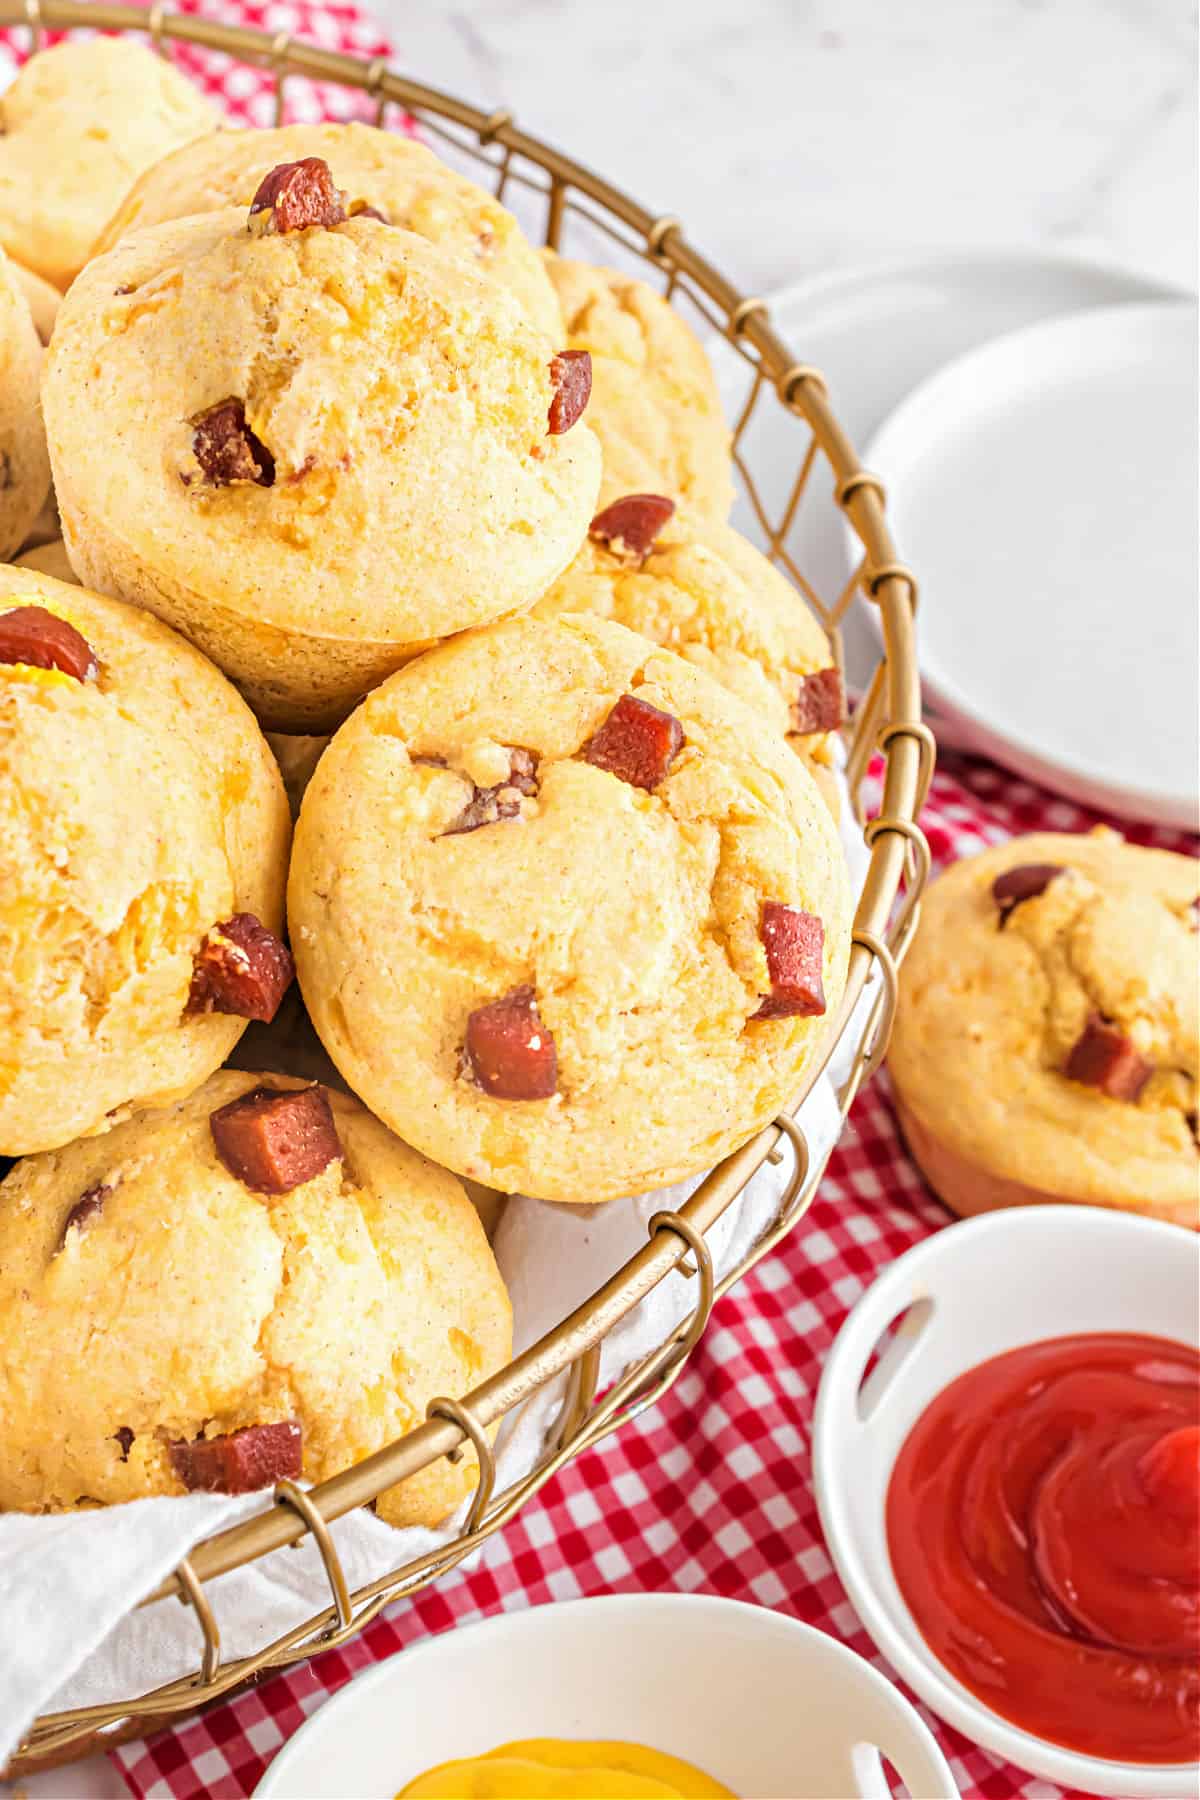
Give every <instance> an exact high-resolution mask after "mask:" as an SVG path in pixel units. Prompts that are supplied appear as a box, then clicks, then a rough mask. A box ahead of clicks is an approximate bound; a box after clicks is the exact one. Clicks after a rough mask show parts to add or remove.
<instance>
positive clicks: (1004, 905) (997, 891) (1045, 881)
mask: <svg viewBox="0 0 1200 1800" xmlns="http://www.w3.org/2000/svg"><path fill="white" fill-rule="evenodd" d="M1062 873H1063V866H1062V864H1061V863H1020V864H1018V866H1017V867H1016V868H1015V869H1005V871H1004V873H1003V874H1002V875H997V877H996V879H995V881H993V883H992V899H993V900H994V901H995V902H996V905H997V907H998V908H999V909H1000V923H1001V925H1005V924H1007V922H1008V915H1009V913H1010V912H1012V910H1013V908H1014V907H1015V906H1020V904H1021V902H1022V900H1036V899H1037V897H1038V895H1039V894H1044V893H1045V891H1046V889H1047V888H1048V887H1049V886H1050V883H1051V882H1052V881H1053V880H1054V877H1055V876H1056V875H1061V874H1062Z"/></svg>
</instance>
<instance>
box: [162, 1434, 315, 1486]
mask: <svg viewBox="0 0 1200 1800" xmlns="http://www.w3.org/2000/svg"><path fill="white" fill-rule="evenodd" d="M303 1448H304V1443H303V1432H302V1431H301V1428H300V1425H299V1423H298V1421H297V1420H295V1419H283V1420H281V1421H280V1422H279V1424H277V1425H246V1426H243V1428H242V1429H241V1431H229V1432H226V1433H225V1434H224V1435H223V1436H221V1437H211V1438H195V1439H194V1440H193V1442H192V1443H190V1444H188V1443H184V1442H183V1441H182V1440H180V1441H178V1442H176V1443H174V1444H172V1445H171V1462H172V1464H173V1465H174V1469H175V1473H176V1474H177V1475H178V1477H179V1479H180V1480H181V1481H182V1483H183V1485H184V1487H185V1488H187V1490H188V1492H189V1493H194V1492H196V1490H197V1489H203V1491H204V1492H205V1493H209V1494H253V1493H255V1492H256V1491H257V1490H258V1489H259V1488H265V1487H271V1486H272V1485H273V1484H274V1483H275V1482H276V1481H284V1480H288V1481H294V1480H295V1479H296V1477H297V1476H298V1475H299V1474H300V1467H301V1461H302V1457H303Z"/></svg>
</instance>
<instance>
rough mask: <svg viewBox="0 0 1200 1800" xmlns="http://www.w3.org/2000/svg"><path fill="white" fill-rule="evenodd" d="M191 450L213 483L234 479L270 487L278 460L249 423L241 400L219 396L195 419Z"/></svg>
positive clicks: (228, 484)
mask: <svg viewBox="0 0 1200 1800" xmlns="http://www.w3.org/2000/svg"><path fill="white" fill-rule="evenodd" d="M192 453H193V455H194V456H195V458H196V461H197V462H198V463H199V464H200V467H201V469H202V470H203V471H204V474H205V477H206V478H207V480H208V482H209V484H210V485H211V486H212V487H232V486H233V484H234V482H253V483H254V484H255V485H256V486H257V487H271V486H272V485H273V483H274V480H275V460H274V458H273V457H272V455H271V452H270V451H269V450H268V449H267V447H266V445H265V444H264V443H263V442H262V441H261V439H259V438H257V437H255V435H254V433H253V432H252V431H251V429H250V427H249V425H247V423H246V408H245V405H244V403H243V402H242V401H241V400H238V399H236V398H234V397H232V396H231V397H230V398H229V399H228V400H218V401H217V404H216V405H215V406H210V407H209V408H208V410H207V412H202V413H197V414H196V417H195V418H194V419H193V420H192Z"/></svg>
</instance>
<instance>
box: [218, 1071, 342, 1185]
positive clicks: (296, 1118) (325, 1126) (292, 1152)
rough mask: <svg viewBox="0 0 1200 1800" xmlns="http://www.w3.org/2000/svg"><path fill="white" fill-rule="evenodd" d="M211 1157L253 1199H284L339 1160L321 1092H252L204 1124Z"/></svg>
mask: <svg viewBox="0 0 1200 1800" xmlns="http://www.w3.org/2000/svg"><path fill="white" fill-rule="evenodd" d="M209 1125H210V1127H211V1130H212V1135H213V1143H214V1144H215V1145H216V1147H217V1155H218V1156H219V1157H220V1159H221V1161H222V1162H223V1163H224V1164H225V1167H226V1168H227V1169H228V1170H229V1173H230V1174H231V1175H236V1176H237V1179H238V1180H239V1181H241V1182H244V1183H245V1185H246V1186H247V1187H248V1188H250V1189H251V1191H252V1192H253V1193H256V1194H287V1193H290V1192H291V1190H292V1189H293V1188H296V1187H299V1186H300V1184H301V1183H302V1182H305V1181H311V1180H312V1178H313V1176H314V1175H319V1174H320V1173H321V1170H322V1169H324V1168H328V1166H329V1164H330V1163H331V1162H334V1161H335V1160H336V1159H337V1158H338V1157H339V1156H340V1155H341V1154H342V1146H341V1142H340V1140H339V1138H338V1134H337V1127H336V1125H335V1124H334V1122H333V1112H332V1109H331V1107H330V1105H329V1096H328V1095H327V1094H326V1092H325V1090H324V1088H321V1087H306V1088H291V1089H287V1090H284V1091H283V1092H280V1091H279V1090H278V1089H276V1088H268V1087H257V1088H253V1089H252V1090H251V1091H250V1093H248V1094H243V1095H242V1097H241V1099H240V1100H231V1101H230V1102H229V1105H228V1106H219V1107H218V1108H217V1110H216V1112H215V1113H213V1115H212V1117H211V1118H210V1119H209Z"/></svg>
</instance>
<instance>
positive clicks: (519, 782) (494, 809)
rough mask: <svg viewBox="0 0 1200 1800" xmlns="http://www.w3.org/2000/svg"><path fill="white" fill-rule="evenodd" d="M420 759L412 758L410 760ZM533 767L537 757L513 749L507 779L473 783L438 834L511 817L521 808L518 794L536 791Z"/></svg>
mask: <svg viewBox="0 0 1200 1800" xmlns="http://www.w3.org/2000/svg"><path fill="white" fill-rule="evenodd" d="M424 760H426V759H425V758H414V761H424ZM537 767H538V759H537V757H536V756H535V755H534V753H533V751H532V750H514V751H513V752H512V755H511V759H510V768H509V776H508V780H507V781H502V782H499V783H498V784H497V785H496V786H495V787H486V788H481V787H477V788H476V789H475V792H474V794H473V795H472V797H471V798H470V799H469V800H468V801H467V804H466V805H465V806H464V807H463V809H462V811H461V812H460V813H459V815H458V817H457V819H455V820H454V822H453V824H451V825H447V827H446V829H445V831H443V833H442V836H443V837H455V836H457V835H458V834H459V833H460V832H463V831H478V830H479V827H480V826H481V825H495V824H496V822H497V821H498V820H499V819H515V818H516V817H517V815H518V813H519V812H520V810H521V796H522V795H523V794H524V795H527V796H528V795H532V794H536V793H537V791H538V780H537Z"/></svg>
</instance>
